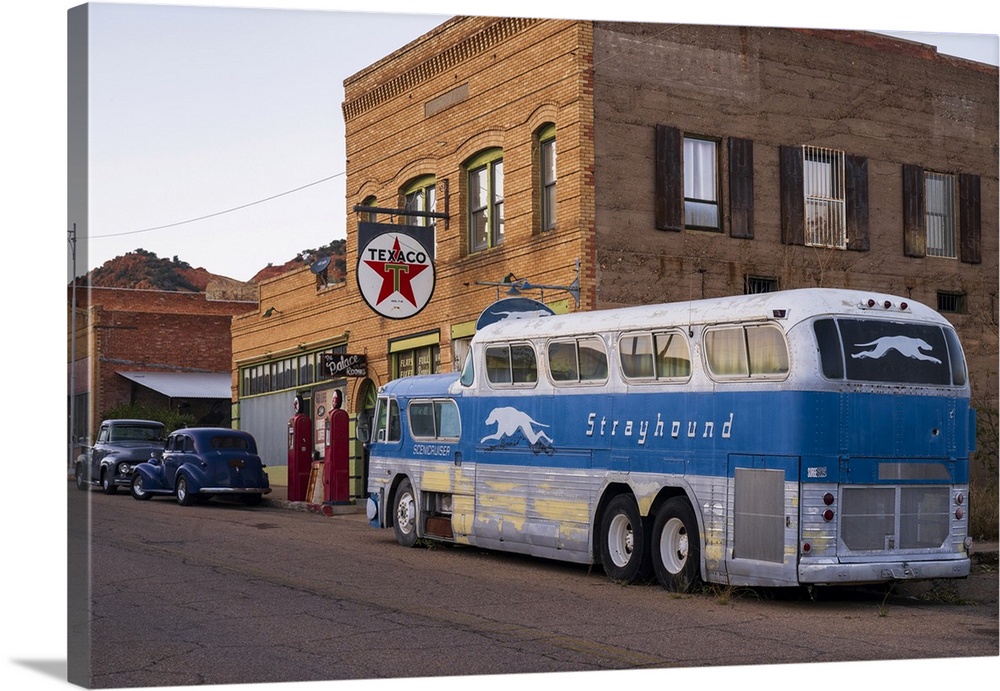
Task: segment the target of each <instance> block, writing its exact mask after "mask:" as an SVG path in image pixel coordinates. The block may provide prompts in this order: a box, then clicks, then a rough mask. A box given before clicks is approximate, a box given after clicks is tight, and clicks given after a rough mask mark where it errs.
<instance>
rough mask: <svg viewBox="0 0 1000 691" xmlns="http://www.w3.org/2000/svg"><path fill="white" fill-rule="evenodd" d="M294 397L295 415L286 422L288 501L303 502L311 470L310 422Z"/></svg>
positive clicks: (299, 401)
mask: <svg viewBox="0 0 1000 691" xmlns="http://www.w3.org/2000/svg"><path fill="white" fill-rule="evenodd" d="M302 407H303V406H302V399H301V398H300V397H299V396H296V397H295V404H294V408H295V415H293V416H292V418H291V419H290V420H289V421H288V501H305V499H306V489H307V487H308V486H309V470H310V469H311V468H312V420H310V419H309V416H308V415H305V414H304V413H302V412H301V410H302Z"/></svg>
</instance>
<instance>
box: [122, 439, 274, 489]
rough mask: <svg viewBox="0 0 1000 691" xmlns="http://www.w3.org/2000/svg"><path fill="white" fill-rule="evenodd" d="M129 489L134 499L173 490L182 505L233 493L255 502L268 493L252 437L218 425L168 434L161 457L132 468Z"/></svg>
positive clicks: (262, 468) (268, 487) (267, 485)
mask: <svg viewBox="0 0 1000 691" xmlns="http://www.w3.org/2000/svg"><path fill="white" fill-rule="evenodd" d="M130 487H131V491H132V496H133V497H134V498H136V499H139V500H145V499H150V498H151V497H153V496H154V495H157V494H172V495H176V497H177V503H179V504H181V505H182V506H190V505H191V504H194V503H195V502H196V501H198V500H199V499H210V498H212V497H213V496H231V497H236V498H238V499H239V500H240V501H242V502H243V503H245V504H249V505H254V504H259V503H260V501H261V499H262V498H263V496H264V495H265V494H267V493H268V492H270V491H271V487H270V485H269V482H268V478H267V473H266V472H265V471H264V464H263V463H262V462H261V460H260V456H258V455H257V442H256V440H255V439H254V438H253V436H252V435H250V434H249V433H247V432H243V431H241V430H234V429H225V428H219V427H195V428H187V429H179V430H177V431H176V432H172V433H171V434H170V436H168V437H167V442H166V444H165V445H164V448H163V456H162V458H155V457H154V458H150V459H149V460H148V461H146V462H145V463H140V464H139V465H137V466H135V468H134V469H133V470H132V482H131V485H130Z"/></svg>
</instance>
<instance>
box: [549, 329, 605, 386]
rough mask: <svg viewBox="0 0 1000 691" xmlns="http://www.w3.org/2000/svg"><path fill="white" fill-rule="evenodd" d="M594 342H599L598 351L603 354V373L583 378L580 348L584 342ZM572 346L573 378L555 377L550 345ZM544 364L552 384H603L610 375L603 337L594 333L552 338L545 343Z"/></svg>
mask: <svg viewBox="0 0 1000 691" xmlns="http://www.w3.org/2000/svg"><path fill="white" fill-rule="evenodd" d="M591 341H593V342H596V343H599V344H600V346H601V347H600V352H601V354H602V355H603V356H604V375H603V377H600V378H595V377H588V378H586V379H584V378H583V377H582V375H581V367H580V362H581V358H580V349H581V345H583V344H584V342H591ZM567 345H572V346H573V353H574V363H573V364H574V368H575V375H576V376H575V378H572V379H570V378H566V379H561V378H557V377H556V371H555V370H554V369H553V368H552V347H553V346H567ZM545 364H546V367H545V369H546V371H547V373H548V377H549V381H550V382H551V383H552V385H553V386H603V385H604V384H606V383H607V382H608V378H609V376H610V362H609V358H608V347H607V344H606V343H605V342H604V339H603V338H601V337H600V336H598V335H596V334H590V335H578V336H568V337H559V338H553V339H550V340H549V341H547V342H546V344H545Z"/></svg>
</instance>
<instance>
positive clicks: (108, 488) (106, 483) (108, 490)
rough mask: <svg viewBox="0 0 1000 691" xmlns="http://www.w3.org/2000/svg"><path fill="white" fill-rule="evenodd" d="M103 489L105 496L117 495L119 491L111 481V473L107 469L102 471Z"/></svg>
mask: <svg viewBox="0 0 1000 691" xmlns="http://www.w3.org/2000/svg"><path fill="white" fill-rule="evenodd" d="M101 489H102V490H103V491H104V493H105V494H115V493H116V492H117V491H118V485H116V484H115V483H114V480H112V479H111V473H109V472H108V469H107V468H105V469H103V470H102V471H101Z"/></svg>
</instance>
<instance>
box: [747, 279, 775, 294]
mask: <svg viewBox="0 0 1000 691" xmlns="http://www.w3.org/2000/svg"><path fill="white" fill-rule="evenodd" d="M776 290H778V279H776V278H765V277H764V276H749V275H747V276H744V277H743V294H744V295H756V294H757V293H773V292H775V291H776Z"/></svg>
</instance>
